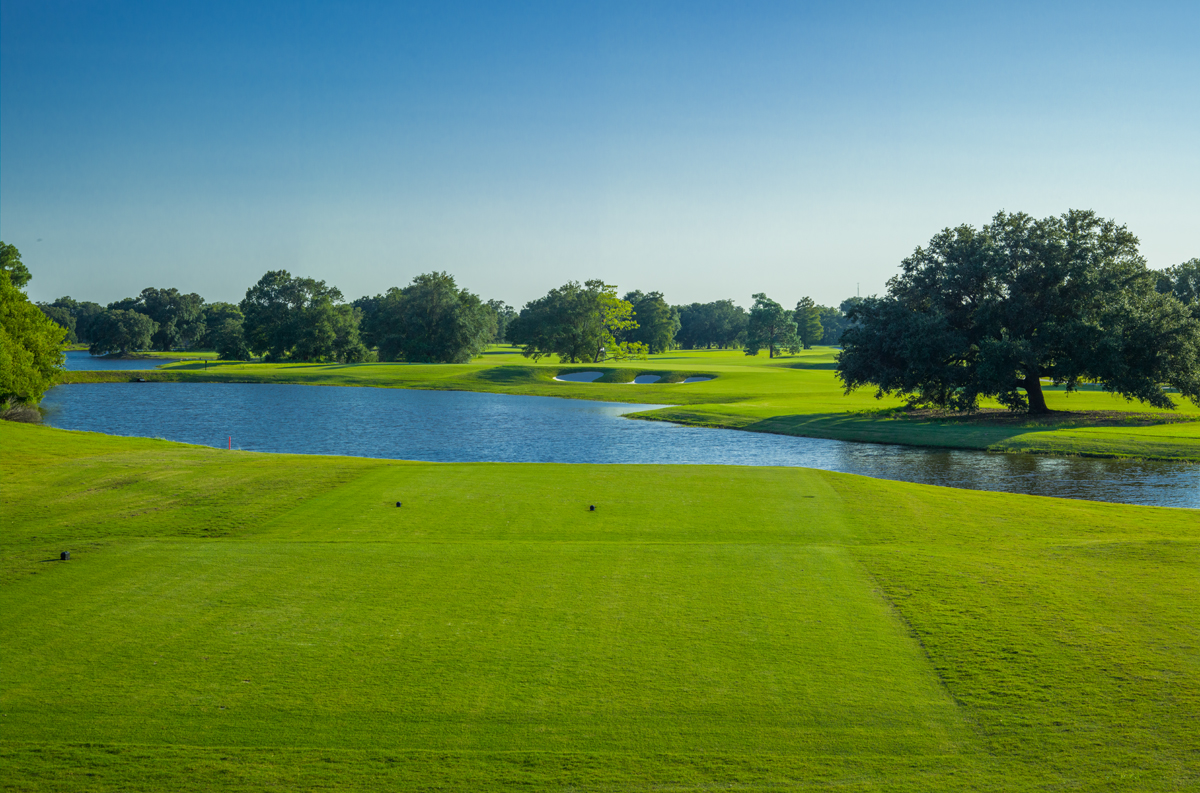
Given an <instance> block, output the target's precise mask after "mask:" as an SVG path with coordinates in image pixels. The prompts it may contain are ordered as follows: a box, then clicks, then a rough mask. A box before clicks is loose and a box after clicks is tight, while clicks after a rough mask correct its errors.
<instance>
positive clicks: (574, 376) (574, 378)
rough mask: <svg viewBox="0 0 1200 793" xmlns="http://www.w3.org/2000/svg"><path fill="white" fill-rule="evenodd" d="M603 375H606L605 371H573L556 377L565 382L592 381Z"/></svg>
mask: <svg viewBox="0 0 1200 793" xmlns="http://www.w3.org/2000/svg"><path fill="white" fill-rule="evenodd" d="M601 377H604V372H571V373H570V374H560V375H556V376H555V378H554V379H555V380H559V381H562V382H564V383H590V382H592V381H593V380H599V379H600V378H601Z"/></svg>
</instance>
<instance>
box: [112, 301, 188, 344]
mask: <svg viewBox="0 0 1200 793" xmlns="http://www.w3.org/2000/svg"><path fill="white" fill-rule="evenodd" d="M108 308H109V310H110V311H136V312H138V313H139V314H145V315H146V316H148V317H149V318H150V319H152V320H154V324H155V331H154V335H153V337H152V338H151V339H150V347H151V349H155V350H162V351H164V352H170V351H171V350H174V349H176V348H178V347H182V348H184V349H186V348H188V347H189V346H191V344H192V343H193V342H194V341H195V340H196V339H197V338H200V337H202V336H203V335H204V298H202V297H200V295H198V294H196V293H194V292H193V293H191V294H186V295H185V294H183V293H181V292H180V291H179V290H178V289H175V288H171V289H155V288H154V287H150V288H147V289H143V290H142V293H141V294H140V295H138V296H137V297H127V298H125V299H124V300H118V301H116V302H114V303H109V304H108Z"/></svg>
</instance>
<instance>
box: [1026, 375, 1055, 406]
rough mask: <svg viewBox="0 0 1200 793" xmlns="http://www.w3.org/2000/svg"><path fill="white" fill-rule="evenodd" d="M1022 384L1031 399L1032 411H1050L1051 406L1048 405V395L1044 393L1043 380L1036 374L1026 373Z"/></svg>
mask: <svg viewBox="0 0 1200 793" xmlns="http://www.w3.org/2000/svg"><path fill="white" fill-rule="evenodd" d="M1021 386H1022V387H1024V389H1025V396H1026V397H1028V399H1029V412H1030V413H1049V412H1050V408H1048V407H1046V396H1045V395H1044V394H1043V393H1042V380H1041V378H1040V377H1038V376H1037V375H1036V374H1030V375H1026V376H1025V379H1024V380H1022V381H1021Z"/></svg>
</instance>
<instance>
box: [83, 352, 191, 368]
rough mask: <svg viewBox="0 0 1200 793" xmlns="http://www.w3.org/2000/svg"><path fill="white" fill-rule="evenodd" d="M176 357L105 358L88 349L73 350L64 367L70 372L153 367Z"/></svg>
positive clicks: (170, 361) (169, 361)
mask: <svg viewBox="0 0 1200 793" xmlns="http://www.w3.org/2000/svg"><path fill="white" fill-rule="evenodd" d="M175 360H176V359H174V358H171V359H168V358H142V359H137V360H123V359H120V358H104V357H101V356H99V355H92V354H91V353H90V352H88V351H87V350H71V351H69V352H68V353H67V360H66V363H64V364H63V368H64V369H66V370H67V371H68V372H87V371H96V370H109V369H153V368H154V367H156V366H159V365H160V364H164V363H172V362H174V361H175Z"/></svg>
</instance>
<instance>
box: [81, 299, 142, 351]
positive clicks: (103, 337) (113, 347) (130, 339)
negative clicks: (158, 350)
mask: <svg viewBox="0 0 1200 793" xmlns="http://www.w3.org/2000/svg"><path fill="white" fill-rule="evenodd" d="M155 330H157V325H156V323H155V322H154V320H152V319H150V317H148V316H146V315H145V314H143V313H141V312H140V311H130V310H128V309H120V308H118V309H109V310H107V311H105V312H104V313H103V314H101V315H100V316H98V317H96V320H95V322H93V323H92V346H91V348H90V350H91V353H92V355H106V354H108V353H120V354H122V355H124V354H126V353H129V352H131V351H133V350H145V349H149V347H150V343H151V342H150V339H151V338H152V337H153V336H154V331H155Z"/></svg>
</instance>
